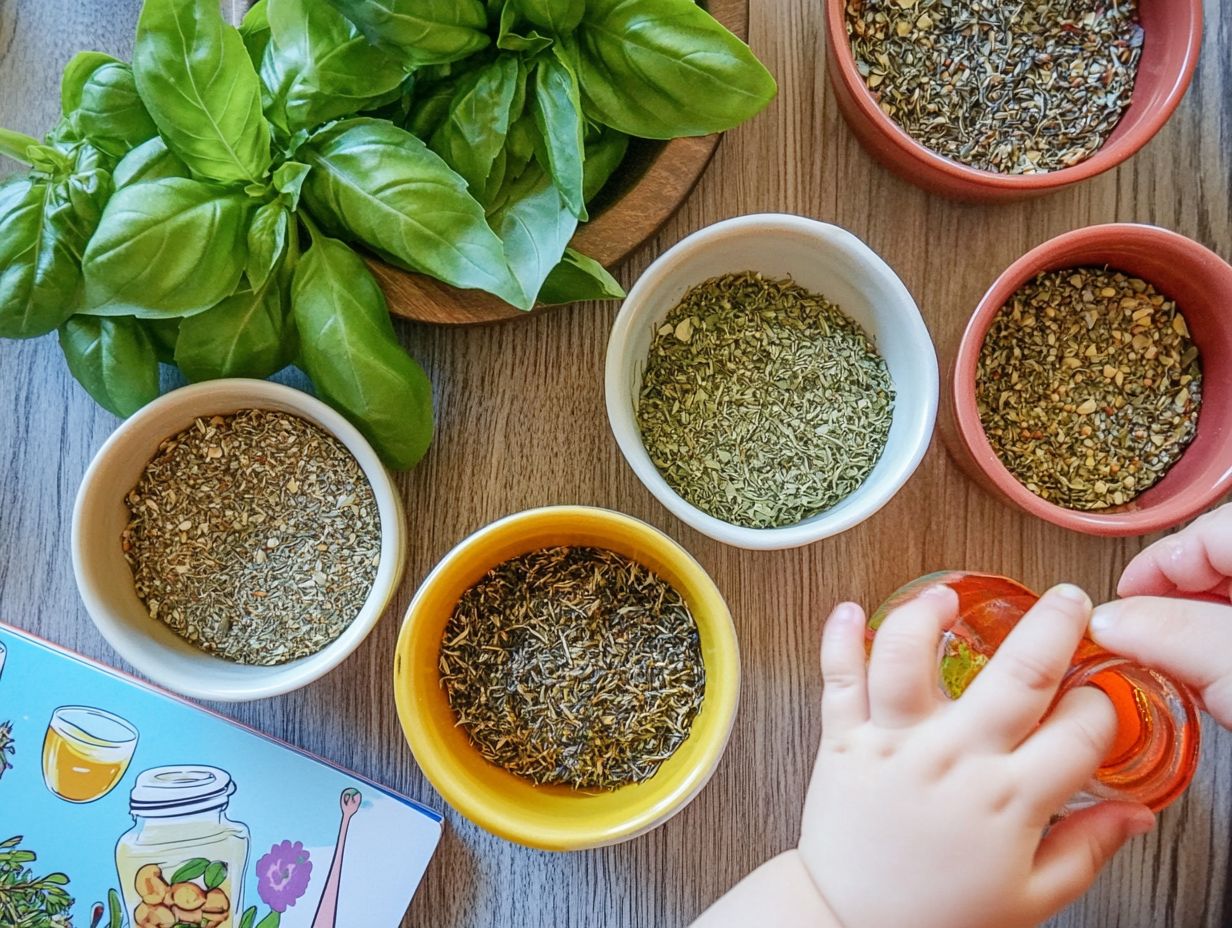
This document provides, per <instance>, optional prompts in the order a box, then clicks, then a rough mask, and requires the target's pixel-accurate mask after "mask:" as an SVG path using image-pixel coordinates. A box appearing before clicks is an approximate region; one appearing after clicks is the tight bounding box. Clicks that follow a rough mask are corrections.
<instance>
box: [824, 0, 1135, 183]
mask: <svg viewBox="0 0 1232 928" xmlns="http://www.w3.org/2000/svg"><path fill="white" fill-rule="evenodd" d="M846 13H847V16H846V22H847V35H848V37H849V38H850V40H851V50H852V54H853V56H854V57H855V61H856V67H857V69H858V70H859V72H860V74H861V75H862V76H863V78H864V81H865V84H866V85H867V87H868V89H869V90H870V91H871V92H872V94H873V96H874V97H875V98H876V99H877V101H878V105H879V106H880V107H881V110H882V112H884V113H885V114H886V115H887V116H889V117H890V118H891V119H893V120H895V121H896V122H897V123H898V124H899V125H900V126H902V128H903V129H904V130H905V131H906V132H907V133H908V134H909V135H911V136H912V137H913V138H914V139H916V141H918V142H920V143H922V144H923V145H926V146H928V147H929V148H931V149H932V150H933V151H935V152H937V153H938V154H941V155H944V156H945V157H947V158H952V159H954V160H955V161H959V162H962V163H963V164H966V165H969V166H971V167H974V168H980V169H982V170H986V171H997V172H999V173H1003V174H1034V173H1038V172H1042V171H1055V170H1057V169H1058V168H1064V167H1070V166H1072V165H1075V164H1078V163H1079V162H1080V161H1083V160H1085V159H1086V158H1089V157H1090V156H1091V155H1092V154H1094V153H1095V152H1096V151H1098V150H1099V148H1100V146H1101V145H1103V144H1104V142H1105V141H1107V139H1108V136H1109V135H1111V134H1112V131H1113V129H1115V128H1116V126H1117V123H1118V122H1120V120H1121V116H1122V115H1123V114H1124V113H1125V110H1126V109H1127V108H1128V107H1129V104H1130V99H1131V97H1132V96H1133V89H1134V81H1135V80H1136V78H1137V74H1138V63H1139V59H1140V57H1141V53H1142V42H1143V33H1142V27H1141V26H1140V25H1139V24H1138V7H1137V3H1136V2H1135V0H1123V2H1113V3H1110V2H1108V0H1020V2H1005V0H847V7H846Z"/></svg>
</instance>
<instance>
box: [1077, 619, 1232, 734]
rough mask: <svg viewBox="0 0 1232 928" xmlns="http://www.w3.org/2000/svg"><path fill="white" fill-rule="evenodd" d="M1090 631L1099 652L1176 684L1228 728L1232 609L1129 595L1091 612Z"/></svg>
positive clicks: (1230, 717)
mask: <svg viewBox="0 0 1232 928" xmlns="http://www.w3.org/2000/svg"><path fill="white" fill-rule="evenodd" d="M1090 628H1091V637H1092V638H1094V639H1095V641H1096V643H1097V644H1099V645H1100V646H1101V647H1103V648H1106V649H1107V650H1109V651H1112V652H1113V653H1114V654H1120V655H1122V656H1123V657H1128V658H1130V659H1131V660H1134V661H1137V662H1138V663H1140V664H1143V665H1145V666H1147V667H1151V668H1153V669H1155V670H1159V671H1161V672H1163V673H1166V674H1168V675H1170V676H1172V677H1175V678H1176V679H1177V680H1180V681H1181V682H1182V683H1184V684H1186V685H1187V686H1189V687H1190V688H1191V689H1193V690H1195V691H1197V692H1198V693H1199V694H1201V696H1202V700H1203V702H1204V703H1205V706H1206V711H1207V712H1209V713H1210V714H1211V715H1212V716H1214V717H1215V719H1216V721H1218V722H1220V723H1221V724H1222V725H1224V726H1232V606H1228V605H1224V604H1220V603H1212V602H1202V601H1198V600H1192V599H1172V598H1167V597H1157V596H1132V597H1130V598H1129V599H1122V600H1118V601H1117V602H1112V603H1106V604H1105V605H1103V606H1100V607H1099V608H1098V609H1096V610H1095V612H1094V614H1093V615H1092V616H1091V626H1090Z"/></svg>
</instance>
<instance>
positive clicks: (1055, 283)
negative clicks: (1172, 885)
mask: <svg viewBox="0 0 1232 928" xmlns="http://www.w3.org/2000/svg"><path fill="white" fill-rule="evenodd" d="M976 399H977V402H978V404H979V410H980V418H981V421H982V422H983V426H984V430H985V433H986V434H987V436H988V440H989V442H990V443H991V444H992V446H993V450H994V451H995V452H996V453H997V457H999V458H1000V459H1001V463H1003V464H1004V465H1005V466H1006V468H1007V469H1008V470H1009V471H1010V473H1012V474H1013V475H1014V476H1015V477H1016V478H1017V479H1018V480H1019V481H1021V482H1022V483H1023V484H1024V485H1025V486H1026V487H1027V489H1029V490H1030V491H1031V492H1032V493H1035V494H1036V495H1037V496H1039V497H1041V498H1043V499H1046V500H1048V501H1050V502H1053V503H1056V504H1057V505H1060V506H1065V507H1067V508H1069V509H1083V510H1094V509H1104V508H1107V507H1110V506H1120V505H1123V504H1125V503H1128V502H1129V501H1130V500H1132V499H1133V498H1134V497H1135V496H1137V495H1138V494H1139V493H1142V492H1143V491H1144V490H1146V489H1148V488H1149V487H1151V486H1152V485H1153V484H1155V482H1156V481H1158V480H1159V479H1160V478H1161V477H1162V476H1163V475H1164V474H1165V473H1166V472H1167V470H1168V468H1170V467H1171V466H1172V465H1173V464H1174V463H1176V461H1177V460H1178V459H1179V458H1180V456H1181V454H1182V453H1183V452H1184V450H1185V448H1186V447H1187V446H1188V445H1189V443H1190V441H1192V440H1193V437H1194V432H1195V430H1196V427H1197V419H1198V410H1199V408H1200V406H1201V404H1202V366H1201V359H1200V358H1199V355H1198V349H1197V347H1196V346H1195V345H1194V343H1193V341H1192V340H1191V338H1190V336H1189V328H1188V326H1187V325H1186V323H1185V317H1184V316H1183V315H1182V314H1181V312H1180V311H1179V310H1178V309H1177V307H1176V304H1175V303H1174V302H1172V301H1171V300H1168V299H1166V298H1165V297H1164V296H1163V295H1162V294H1160V293H1159V292H1158V291H1156V290H1155V288H1154V287H1152V286H1151V285H1150V284H1148V283H1146V282H1145V281H1142V280H1139V279H1137V278H1134V277H1128V276H1126V275H1125V274H1121V273H1118V272H1115V271H1105V270H1100V269H1090V268H1077V269H1071V270H1064V271H1052V272H1049V273H1045V274H1041V275H1039V276H1038V277H1036V278H1035V280H1033V281H1032V282H1030V283H1028V284H1026V285H1025V286H1024V287H1022V288H1021V289H1020V290H1019V291H1018V292H1017V293H1016V294H1015V295H1014V297H1013V298H1012V299H1011V300H1010V302H1009V303H1008V304H1007V305H1006V306H1005V307H1004V308H1003V309H1002V310H1001V312H1000V314H999V315H998V316H997V318H996V319H995V320H994V322H993V324H992V326H991V328H990V329H989V331H988V334H987V335H986V336H985V338H984V345H983V347H982V349H981V351H980V358H979V365H978V369H977V373H976Z"/></svg>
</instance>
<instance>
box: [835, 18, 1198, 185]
mask: <svg viewBox="0 0 1232 928" xmlns="http://www.w3.org/2000/svg"><path fill="white" fill-rule="evenodd" d="M846 4H847V0H826V64H827V70H828V73H829V78H830V86H831V87H833V88H834V96H835V98H836V99H837V100H838V105H839V110H840V111H841V112H842V114H843V117H844V118H845V119H846V120H847V122H848V124H849V125H850V126H851V128H852V130H853V131H854V132H855V134H856V136H857V137H858V138H859V139H860V141H861V142H862V143H863V144H864V147H865V148H867V149H868V151H869V152H870V153H871V154H872V155H873V156H874V157H876V158H877V159H878V160H879V161H880V162H881V163H882V164H884V165H885V166H886V167H888V168H890V170H892V171H894V172H895V173H896V174H898V175H900V176H901V177H903V178H904V179H906V180H909V181H911V182H912V183H913V184H916V185H917V186H920V187H923V188H924V189H925V190H929V191H931V192H933V193H940V194H944V195H946V196H951V197H957V198H959V199H964V200H1013V199H1020V198H1023V197H1029V196H1038V195H1040V194H1044V193H1050V192H1052V191H1054V190H1059V189H1061V188H1062V187H1068V186H1069V185H1070V184H1075V183H1077V182H1079V181H1083V180H1086V179H1087V178H1089V177H1094V176H1095V175H1097V174H1102V173H1103V172H1104V171H1108V170H1111V169H1112V168H1114V167H1116V166H1117V165H1118V164H1120V163H1121V162H1122V161H1125V160H1126V159H1128V158H1130V157H1131V156H1132V155H1134V154H1135V153H1136V152H1137V151H1138V149H1140V148H1142V146H1143V145H1145V144H1146V143H1147V142H1149V141H1150V140H1151V138H1152V137H1153V136H1154V135H1155V133H1156V132H1158V131H1159V130H1160V129H1161V128H1162V127H1163V124H1164V123H1165V122H1167V121H1168V117H1169V116H1171V115H1172V113H1173V111H1174V110H1175V109H1176V107H1177V105H1178V104H1179V103H1180V102H1181V98H1182V97H1183V96H1184V95H1185V91H1186V90H1187V89H1188V88H1189V82H1190V80H1191V79H1192V77H1193V72H1194V67H1195V66H1196V65H1197V63H1198V49H1199V47H1200V46H1201V44H1202V0H1140V2H1139V17H1140V19H1141V22H1142V28H1143V31H1144V32H1145V34H1146V40H1145V42H1144V43H1143V46H1142V59H1141V63H1140V65H1139V68H1138V79H1137V82H1136V84H1135V86H1134V97H1133V102H1132V103H1131V104H1130V106H1129V109H1128V110H1127V111H1126V112H1125V115H1124V116H1123V117H1122V119H1121V122H1120V124H1119V125H1118V126H1117V127H1116V129H1115V130H1114V131H1113V133H1112V135H1111V136H1110V137H1109V138H1108V140H1107V142H1105V143H1104V146H1103V147H1102V148H1101V149H1100V150H1099V151H1097V152H1096V153H1095V154H1094V155H1092V156H1091V157H1090V158H1088V159H1087V160H1086V161H1083V162H1081V163H1079V164H1076V165H1074V166H1073V167H1070V168H1062V169H1061V170H1058V171H1050V172H1048V173H1044V174H998V173H996V172H994V171H983V170H980V169H978V168H972V167H967V166H966V165H964V164H960V163H958V162H957V161H953V160H951V159H949V158H945V157H943V156H941V155H939V154H937V153H935V152H933V151H932V150H931V149H929V148H926V147H925V146H924V145H921V144H920V143H919V142H917V141H916V140H915V139H913V138H912V137H911V136H910V135H908V134H907V133H906V132H905V131H904V130H903V129H902V128H900V127H899V125H898V123H896V122H895V121H894V120H892V119H891V118H890V117H889V116H887V115H886V114H885V113H883V112H882V111H881V110H880V109H879V108H878V106H877V102H876V100H874V99H873V95H872V93H870V92H869V90H868V88H867V87H866V86H865V84H864V79H863V78H862V77H861V76H860V73H859V72H858V71H857V70H856V63H855V58H854V56H853V55H852V52H851V43H850V42H849V41H848V39H847V29H846V26H845V22H844V20H845V7H846Z"/></svg>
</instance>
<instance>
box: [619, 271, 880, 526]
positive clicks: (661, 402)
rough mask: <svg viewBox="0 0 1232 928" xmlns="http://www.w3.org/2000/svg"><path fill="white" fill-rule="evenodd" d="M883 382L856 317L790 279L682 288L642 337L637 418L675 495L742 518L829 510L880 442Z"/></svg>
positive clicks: (854, 484) (770, 520) (753, 520)
mask: <svg viewBox="0 0 1232 928" xmlns="http://www.w3.org/2000/svg"><path fill="white" fill-rule="evenodd" d="M893 409H894V386H893V383H892V382H891V379H890V374H889V371H888V370H887V369H886V365H885V361H884V360H883V359H882V358H881V356H880V355H879V354H878V353H877V351H876V349H875V348H874V347H873V346H872V344H871V343H870V341H869V339H868V337H867V336H866V335H865V334H864V331H863V330H862V329H861V328H860V326H859V325H858V324H856V323H855V322H853V321H852V320H851V319H850V318H848V317H847V316H846V315H844V313H843V312H842V310H841V309H839V308H838V307H837V306H834V305H833V304H832V303H830V302H829V301H828V300H827V299H826V298H825V297H823V296H820V295H818V294H815V293H810V292H809V291H808V290H805V289H804V288H803V287H800V286H797V285H796V284H795V283H793V282H792V281H790V280H768V279H766V278H764V277H762V276H761V275H760V274H756V273H752V272H746V273H741V274H728V275H726V276H722V277H716V278H714V279H712V280H708V281H705V282H704V283H702V284H699V285H698V286H697V287H694V288H693V289H692V290H690V291H689V292H688V293H687V294H686V295H685V297H684V299H683V300H682V301H681V302H680V304H679V305H678V306H676V307H675V308H674V309H673V310H672V311H671V312H670V313H668V315H667V318H666V319H665V321H664V322H663V324H662V325H661V327H660V328H659V331H658V333H657V334H656V336H655V338H654V340H653V342H652V343H651V346H650V352H649V355H648V357H647V359H646V369H645V372H644V374H643V377H642V387H641V392H640V395H639V397H638V400H637V410H636V412H637V422H638V426H639V428H640V429H641V434H642V441H643V443H644V444H645V447H646V451H647V453H648V454H649V455H650V459H651V460H652V461H653V462H654V465H655V467H657V468H658V469H659V471H660V473H662V474H663V478H664V479H665V480H666V481H667V483H668V484H669V485H670V486H671V487H672V488H673V489H674V490H675V491H676V492H677V493H679V494H680V495H681V496H682V497H683V498H684V499H686V500H688V501H689V502H690V503H692V504H693V505H694V506H696V507H697V508H699V509H701V510H703V511H705V512H708V513H710V514H711V515H713V516H715V517H716V518H718V519H722V520H724V521H725V522H730V523H732V524H735V525H741V526H746V527H750V528H771V527H777V526H783V525H792V524H795V523H797V522H800V521H802V520H804V519H807V518H809V517H811V516H814V515H816V514H817V513H819V512H823V511H825V510H826V509H829V508H831V507H832V506H834V505H836V504H837V503H839V502H840V501H842V500H843V499H844V498H845V497H847V496H848V495H850V494H851V493H852V492H853V491H855V490H856V489H858V488H859V486H860V485H861V484H862V483H863V482H864V480H865V479H866V478H867V477H868V475H869V473H870V472H871V471H872V470H873V467H874V466H875V465H876V464H877V461H878V460H879V459H880V458H881V454H882V452H883V451H884V450H885V446H886V441H887V439H888V437H889V432H890V423H891V421H892V418H893Z"/></svg>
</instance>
